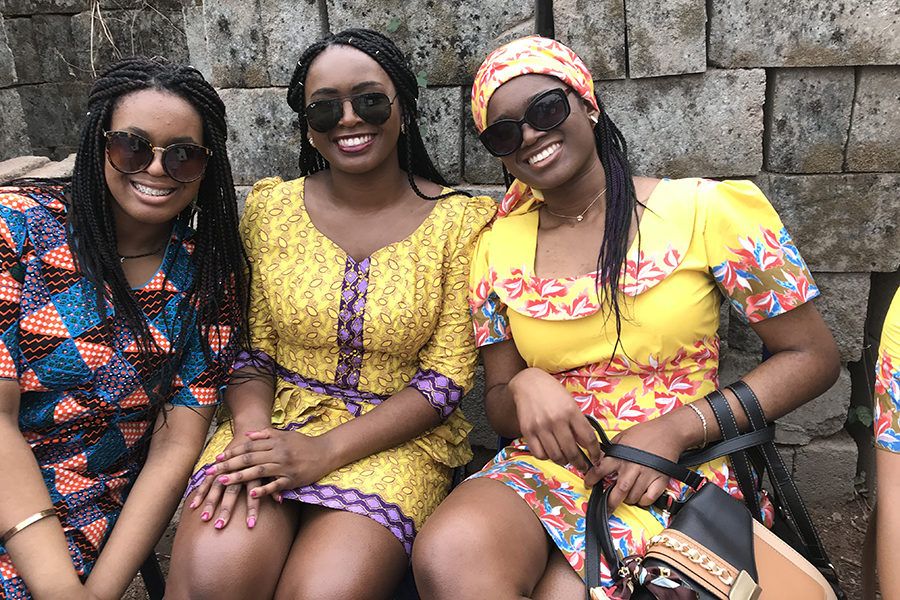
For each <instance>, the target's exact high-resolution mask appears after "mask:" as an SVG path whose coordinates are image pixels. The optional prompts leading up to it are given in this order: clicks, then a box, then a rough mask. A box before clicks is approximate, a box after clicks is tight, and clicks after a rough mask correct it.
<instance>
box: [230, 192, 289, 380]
mask: <svg viewBox="0 0 900 600" xmlns="http://www.w3.org/2000/svg"><path fill="white" fill-rule="evenodd" d="M281 183H282V180H281V178H280V177H269V178H266V179H261V180H259V181H257V182H256V184H255V185H254V186H253V190H252V191H251V192H250V195H249V196H247V202H246V204H245V205H244V214H243V215H241V223H240V232H241V239H242V240H243V242H244V249H245V250H246V252H247V259H248V261H249V263H250V271H251V273H252V280H251V284H250V303H249V309H248V311H247V328H248V333H249V336H250V347H251V350H250V351H249V352H241V353H240V354H239V355H238V359H237V361H236V362H235V365H234V367H235V369H239V368H241V367H243V366H247V365H252V366H254V367H256V368H257V369H261V370H264V371H268V372H272V368H273V367H274V360H275V356H276V348H277V346H278V333H277V330H276V329H275V327H274V325H273V322H272V314H271V312H270V310H269V300H268V296H267V293H266V289H265V288H264V286H263V285H261V282H260V276H259V273H260V269H261V268H262V267H263V260H264V255H265V249H266V247H267V246H268V243H269V220H268V214H269V211H268V207H269V199H270V198H271V197H272V191H273V190H274V189H275V187H276V186H278V185H280V184H281Z"/></svg>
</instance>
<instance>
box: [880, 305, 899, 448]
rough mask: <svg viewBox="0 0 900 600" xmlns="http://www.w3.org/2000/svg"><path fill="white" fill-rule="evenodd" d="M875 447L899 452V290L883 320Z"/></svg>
mask: <svg viewBox="0 0 900 600" xmlns="http://www.w3.org/2000/svg"><path fill="white" fill-rule="evenodd" d="M875 447H876V448H881V449H882V450H888V451H890V452H895V453H896V452H900V289H898V290H897V291H896V292H894V299H893V300H892V301H891V306H890V308H889V309H888V312H887V315H886V316H885V318H884V328H883V329H882V331H881V344H880V346H879V348H878V360H877V362H876V363H875Z"/></svg>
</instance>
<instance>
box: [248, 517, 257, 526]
mask: <svg viewBox="0 0 900 600" xmlns="http://www.w3.org/2000/svg"><path fill="white" fill-rule="evenodd" d="M255 526H256V518H254V517H250V518H249V519H247V527H249V528H250V529H253V528H254V527H255Z"/></svg>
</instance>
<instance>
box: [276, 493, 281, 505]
mask: <svg viewBox="0 0 900 600" xmlns="http://www.w3.org/2000/svg"><path fill="white" fill-rule="evenodd" d="M282 500H283V498H282V497H281V493H280V492H279V493H277V494H275V501H276V502H277V503H278V504H281V501H282Z"/></svg>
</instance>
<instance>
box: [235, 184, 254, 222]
mask: <svg viewBox="0 0 900 600" xmlns="http://www.w3.org/2000/svg"><path fill="white" fill-rule="evenodd" d="M252 191H253V186H252V185H236V186H234V195H235V197H236V198H237V206H238V214H239V215H241V214H243V213H244V205H246V204H247V196H249V195H250V192H252Z"/></svg>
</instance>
